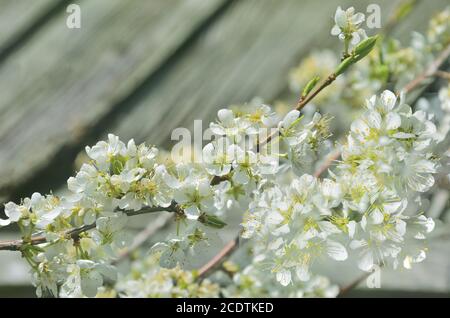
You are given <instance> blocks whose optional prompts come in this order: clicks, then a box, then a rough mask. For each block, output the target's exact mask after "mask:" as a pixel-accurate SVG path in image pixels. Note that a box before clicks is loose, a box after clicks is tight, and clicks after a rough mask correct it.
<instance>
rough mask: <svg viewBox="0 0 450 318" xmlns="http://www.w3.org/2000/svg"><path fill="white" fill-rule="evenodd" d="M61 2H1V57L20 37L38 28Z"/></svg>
mask: <svg viewBox="0 0 450 318" xmlns="http://www.w3.org/2000/svg"><path fill="white" fill-rule="evenodd" d="M59 2H61V1H60V0H34V1H29V0H3V1H1V2H0V30H1V32H0V55H1V52H2V51H3V50H4V49H5V48H6V47H7V46H9V45H10V44H11V43H13V42H14V41H15V40H16V39H17V38H18V37H21V36H23V34H24V33H26V32H31V31H32V30H31V28H33V27H37V26H36V23H38V22H39V21H40V20H41V18H42V17H45V16H46V15H47V14H48V13H49V12H50V11H52V10H53V9H54V8H55V7H57V6H58V3H59Z"/></svg>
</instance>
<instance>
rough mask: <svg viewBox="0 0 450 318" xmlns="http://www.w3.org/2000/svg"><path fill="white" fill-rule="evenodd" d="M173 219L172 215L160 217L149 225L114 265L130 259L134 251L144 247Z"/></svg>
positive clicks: (122, 252)
mask: <svg viewBox="0 0 450 318" xmlns="http://www.w3.org/2000/svg"><path fill="white" fill-rule="evenodd" d="M170 219H171V215H166V214H164V215H160V216H159V217H158V218H157V219H156V220H154V221H153V222H151V223H149V224H148V225H147V226H146V227H145V228H144V229H143V230H142V231H140V232H139V233H138V234H137V235H136V236H135V238H134V240H133V243H132V244H131V245H130V246H129V247H127V248H126V249H125V250H123V251H121V253H120V254H119V257H118V258H117V260H115V261H114V262H113V263H114V264H117V263H119V262H121V261H122V260H124V259H126V258H128V257H129V256H130V255H131V254H132V253H133V252H134V251H136V250H137V249H138V248H139V247H141V246H142V244H144V243H145V242H146V241H147V240H148V239H149V238H150V237H151V236H152V235H153V234H155V233H156V232H157V231H159V230H160V229H162V228H164V227H165V226H166V225H167V222H168V221H169V220H170Z"/></svg>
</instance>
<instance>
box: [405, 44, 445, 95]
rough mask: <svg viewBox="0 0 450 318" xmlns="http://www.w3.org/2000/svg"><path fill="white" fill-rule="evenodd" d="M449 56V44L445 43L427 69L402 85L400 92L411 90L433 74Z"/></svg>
mask: <svg viewBox="0 0 450 318" xmlns="http://www.w3.org/2000/svg"><path fill="white" fill-rule="evenodd" d="M449 56H450V44H448V45H447V47H446V48H445V49H444V50H443V51H442V52H441V54H439V56H438V57H437V58H436V59H435V60H434V61H433V62H432V63H431V64H430V65H429V66H428V67H427V69H426V70H425V71H424V72H423V73H421V74H420V75H419V76H418V77H416V78H415V79H413V80H412V81H411V82H409V83H408V84H406V85H405V87H403V89H402V92H404V93H405V94H407V93H409V92H411V91H412V90H414V89H416V88H417V87H418V86H420V84H421V83H422V82H423V81H424V80H426V79H427V78H428V77H430V76H433V75H435V74H436V72H437V71H438V69H439V67H441V65H442V64H444V62H445V61H446V60H447V58H448V57H449ZM397 95H399V94H397Z"/></svg>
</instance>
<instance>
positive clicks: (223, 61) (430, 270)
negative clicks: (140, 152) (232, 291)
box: [0, 0, 450, 297]
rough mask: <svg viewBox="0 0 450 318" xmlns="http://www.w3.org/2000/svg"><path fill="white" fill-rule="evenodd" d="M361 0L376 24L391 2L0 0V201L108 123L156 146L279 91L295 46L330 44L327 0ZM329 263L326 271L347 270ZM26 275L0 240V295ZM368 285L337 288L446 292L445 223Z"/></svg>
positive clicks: (407, 24)
mask: <svg viewBox="0 0 450 318" xmlns="http://www.w3.org/2000/svg"><path fill="white" fill-rule="evenodd" d="M71 3H75V4H78V5H79V6H80V8H81V28H79V29H69V28H68V27H67V25H66V20H67V18H68V16H69V15H70V13H67V12H66V9H67V6H68V5H69V4H71ZM371 3H376V4H379V5H380V7H381V15H382V21H381V23H382V24H383V23H385V22H386V20H387V17H389V15H390V13H391V12H392V10H393V9H394V8H395V7H396V5H397V4H398V1H393V0H386V1H374V0H363V1H356V0H353V1H348V0H331V1H317V0H235V1H230V0H134V1H125V0H84V1H83V0H78V1H73V0H72V1H64V0H33V1H30V0H0V203H5V202H7V201H9V200H16V201H18V200H20V198H21V197H24V196H30V195H31V194H32V193H33V192H35V191H37V192H42V193H47V192H49V191H50V190H53V191H54V192H56V193H58V192H60V191H61V190H60V189H62V188H63V187H64V186H65V181H66V180H67V178H68V177H69V176H70V175H72V174H73V173H74V172H75V171H76V170H77V167H79V166H78V164H79V163H77V162H78V161H80V160H82V155H81V153H82V151H83V149H84V146H85V145H89V144H93V143H95V142H96V141H97V140H99V139H102V138H104V137H105V136H106V134H107V133H109V132H111V133H114V134H117V135H119V136H120V138H121V139H122V140H128V139H130V138H134V139H135V140H136V142H143V141H146V142H148V143H150V144H155V145H158V146H160V147H162V148H166V149H167V148H170V145H171V141H170V134H171V131H172V130H173V129H174V128H176V127H187V128H191V127H192V126H193V121H194V119H203V120H204V121H205V122H209V121H210V120H212V119H213V118H214V116H215V113H216V111H217V110H218V109H220V108H223V107H226V106H228V105H230V104H234V103H244V102H247V101H250V100H251V99H252V98H253V97H255V96H258V97H261V98H263V99H264V100H265V101H267V102H268V103H270V102H272V101H274V100H277V99H279V98H281V97H283V98H286V96H287V95H289V93H288V92H289V89H288V74H289V70H290V69H291V68H292V67H294V66H296V65H297V64H298V63H299V61H300V60H301V59H302V57H304V56H306V55H307V54H309V53H310V52H311V51H313V50H317V49H322V48H332V49H333V48H334V49H336V52H338V51H337V48H338V46H339V42H338V41H337V40H336V38H335V37H332V36H330V30H331V27H332V25H333V24H334V22H333V16H334V12H335V10H336V7H337V6H338V5H340V6H342V7H343V8H347V7H349V6H352V5H353V6H355V8H356V10H357V11H361V12H366V7H367V5H368V4H371ZM446 5H448V1H447V0H431V1H417V3H416V4H415V6H414V9H413V11H412V12H411V13H410V15H409V16H408V17H407V18H406V19H405V20H404V21H402V22H401V23H399V24H398V25H396V27H395V29H394V30H393V35H394V36H396V37H397V38H399V39H400V40H403V39H405V41H406V42H407V41H409V36H410V33H411V31H419V32H423V31H424V30H425V29H426V27H427V25H428V20H429V18H430V16H431V15H432V14H434V13H436V12H439V11H440V10H442V9H443V8H444V7H445V6H446ZM291 98H292V100H294V99H295V96H291ZM80 158H81V159H80ZM443 200H444V203H445V201H447V203H448V196H447V197H446V198H445V197H444V198H443ZM441 201H442V199H441ZM444 206H445V204H444ZM2 209H3V206H2ZM2 213H3V212H2V211H1V212H0V217H1V216H2ZM143 221H144V219H136V220H134V221H133V222H132V224H131V225H130V226H131V228H132V230H135V231H139V229H140V228H141V227H142V225H141V224H143V223H144V222H143ZM148 221H149V219H145V222H148ZM163 232H164V229H163V230H162V231H161V233H163ZM160 235H163V234H160ZM234 235H235V232H233V233H230V237H233V236H234ZM12 238H18V234H17V233H16V232H15V229H14V228H8V229H7V230H6V229H2V230H1V231H0V240H3V239H12ZM329 270H330V271H331V272H332V275H331V274H330V275H331V277H336V278H337V279H338V281H336V283H341V282H348V281H351V280H352V278H354V276H355V273H354V269H353V270H348V269H346V268H345V267H344V266H343V267H342V268H333V269H329ZM29 281H30V279H29V275H28V268H27V265H26V263H25V262H24V261H22V260H21V258H20V254H18V253H13V252H3V251H0V297H13V296H34V288H33V287H31V286H30V283H29ZM382 286H383V288H382V289H381V290H365V289H363V288H362V289H357V290H356V291H354V292H352V293H351V294H349V295H351V296H360V295H362V296H449V292H450V235H447V236H445V235H442V236H440V238H439V239H436V240H433V241H432V242H430V253H429V258H428V259H427V260H426V262H424V263H422V264H419V265H417V266H416V267H415V268H414V269H413V270H412V271H407V272H406V271H400V272H395V273H394V272H389V271H388V270H386V271H385V270H383V273H382Z"/></svg>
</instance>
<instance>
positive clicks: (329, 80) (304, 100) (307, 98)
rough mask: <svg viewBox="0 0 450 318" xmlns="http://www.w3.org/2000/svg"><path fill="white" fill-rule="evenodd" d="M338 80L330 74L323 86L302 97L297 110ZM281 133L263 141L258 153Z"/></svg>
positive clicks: (259, 145) (257, 148)
mask: <svg viewBox="0 0 450 318" xmlns="http://www.w3.org/2000/svg"><path fill="white" fill-rule="evenodd" d="M336 78H337V75H336V74H335V73H333V74H330V76H328V77H327V78H326V79H325V80H324V81H323V82H322V84H320V85H319V86H318V87H317V88H316V89H315V90H313V91H312V92H311V93H309V94H308V95H307V96H301V97H300V99H299V100H298V102H297V105H296V107H295V109H296V110H301V109H302V108H303V107H305V106H306V105H307V104H308V103H309V102H310V101H311V100H312V99H313V98H314V97H316V96H317V94H319V93H320V92H321V91H322V90H323V89H324V88H326V87H327V86H329V85H331V83H333V82H334V81H335V80H336ZM278 134H279V131H278V130H277V131H274V132H273V133H272V134H270V135H269V136H268V137H267V138H266V139H264V140H263V141H261V142H260V143H259V144H258V145H257V146H256V152H259V150H260V149H261V147H263V146H265V145H266V144H268V143H269V142H270V141H271V140H272V139H273V138H275V137H276V136H278Z"/></svg>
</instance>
